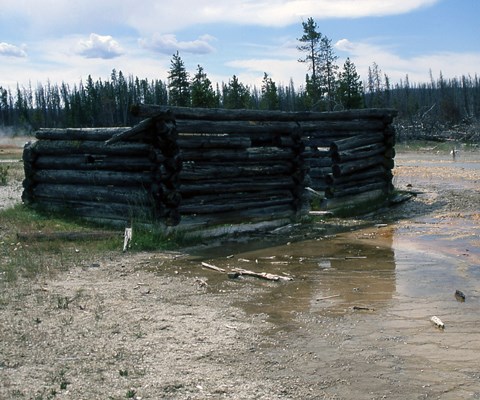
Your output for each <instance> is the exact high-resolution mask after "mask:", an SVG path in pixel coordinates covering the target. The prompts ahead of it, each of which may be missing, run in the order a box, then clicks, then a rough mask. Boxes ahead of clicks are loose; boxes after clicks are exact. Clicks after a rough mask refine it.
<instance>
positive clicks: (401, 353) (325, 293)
mask: <svg viewBox="0 0 480 400" xmlns="http://www.w3.org/2000/svg"><path fill="white" fill-rule="evenodd" d="M469 157H470V156H469ZM469 160H472V162H474V163H475V162H478V161H479V154H478V152H477V153H474V154H473V155H471V157H470V158H469ZM470 166H471V164H465V166H462V164H461V159H458V160H457V161H456V164H454V163H453V162H452V161H451V160H450V159H449V158H448V157H447V155H443V156H442V157H440V158H438V159H437V158H436V157H433V159H432V157H430V155H429V154H428V155H424V154H420V153H402V154H399V156H398V157H397V167H396V170H395V176H396V177H395V183H396V185H397V186H398V187H400V188H408V189H409V190H414V191H417V192H419V194H418V196H417V197H415V198H414V199H412V200H411V201H409V202H406V203H403V204H401V205H399V206H397V207H395V208H394V209H390V210H385V211H383V212H380V213H377V214H376V215H370V216H368V217H367V218H366V219H364V220H361V221H357V222H358V227H357V228H355V229H353V228H352V229H351V230H350V229H348V230H347V232H344V233H341V234H336V235H328V236H327V235H326V234H325V232H324V226H325V225H328V224H331V223H332V222H331V221H328V222H325V223H324V222H318V223H316V224H314V225H313V226H312V228H311V231H310V232H309V235H307V236H308V240H306V241H300V242H296V241H293V240H292V239H291V238H288V237H285V240H284V244H283V245H281V246H275V247H263V248H262V246H259V245H258V241H256V242H255V243H254V242H247V243H243V244H241V245H239V244H231V243H227V244H223V245H222V246H221V247H219V248H212V247H208V246H204V247H201V246H200V248H196V249H193V250H191V251H186V252H178V253H175V252H166V253H157V252H155V253H133V254H131V253H127V254H122V253H121V252H120V251H119V252H112V253H109V254H104V255H103V256H102V257H101V258H95V259H89V258H88V257H85V256H82V254H78V262H75V261H74V262H71V261H69V262H68V264H67V265H65V268H64V270H62V271H57V272H56V273H54V274H52V273H49V271H48V270H47V271H45V273H43V274H39V275H38V276H37V277H35V278H30V279H24V278H19V279H18V280H17V281H15V282H10V283H7V282H3V281H0V287H1V291H0V339H1V342H0V398H1V399H17V398H18V399H39V400H40V399H125V398H134V399H182V400H183V399H383V398H385V399H423V398H438V399H467V398H468V399H480V367H479V365H480V332H479V329H480V328H479V327H480V324H479V323H478V306H479V305H480V272H479V270H480V263H479V260H480V253H479V250H478V249H479V247H480V238H479V232H480V230H479V227H480V191H479V188H480V185H479V182H480V169H479V168H478V167H477V168H476V169H471V168H470ZM420 192H421V193H420ZM19 196H20V187H19V185H18V181H15V182H13V183H12V184H11V185H10V186H8V187H0V200H1V203H0V204H2V206H3V207H5V206H6V205H7V204H9V205H10V204H12V203H14V202H16V201H19V198H20V197H19ZM360 226H366V227H364V228H360ZM0 227H1V221H0ZM317 232H318V233H317ZM263 240H266V241H267V242H268V238H267V239H265V238H263ZM0 241H1V240H0ZM277 241H278V239H277ZM290 241H291V243H290ZM4 245H14V244H10V243H7V244H5V243H4ZM75 251H76V249H75V246H74V244H72V248H71V252H72V254H75ZM202 260H206V261H208V262H209V263H212V264H215V265H218V266H221V267H225V268H232V267H234V266H239V267H245V268H249V269H256V270H262V271H265V270H268V272H273V273H289V274H290V275H291V276H292V277H293V278H294V280H293V281H292V282H281V283H280V282H267V281H262V280H258V279H256V278H245V279H228V277H227V276H226V275H225V274H220V273H218V272H215V271H210V270H206V269H202V268H201V265H200V262H201V261H202ZM47 264H48V263H47ZM419 265H423V267H424V268H423V269H419V268H418V266H419ZM47 269H48V268H47ZM452 271H455V272H452ZM458 285H461V289H463V290H464V291H465V293H466V294H467V301H466V302H465V303H459V302H457V301H455V299H454V298H453V292H454V291H455V289H457V288H458V287H457V286H458ZM434 314H435V315H438V316H440V317H441V318H442V320H443V321H444V322H445V323H446V328H445V330H443V331H441V330H439V329H436V328H435V327H434V326H432V324H431V323H430V321H429V318H430V316H431V315H434Z"/></svg>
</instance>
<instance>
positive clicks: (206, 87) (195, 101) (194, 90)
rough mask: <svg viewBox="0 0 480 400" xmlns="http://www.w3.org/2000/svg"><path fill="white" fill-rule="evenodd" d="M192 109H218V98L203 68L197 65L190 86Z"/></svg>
mask: <svg viewBox="0 0 480 400" xmlns="http://www.w3.org/2000/svg"><path fill="white" fill-rule="evenodd" d="M191 97H192V107H205V108H213V107H218V97H217V95H216V94H215V92H214V90H213V88H212V82H211V81H210V79H208V77H207V74H206V73H205V72H204V70H203V68H202V67H201V66H200V65H198V66H197V73H196V74H195V76H194V77H193V81H192V84H191Z"/></svg>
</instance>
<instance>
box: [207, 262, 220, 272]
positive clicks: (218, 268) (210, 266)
mask: <svg viewBox="0 0 480 400" xmlns="http://www.w3.org/2000/svg"><path fill="white" fill-rule="evenodd" d="M202 267H204V268H208V269H213V270H214V271H217V272H225V270H224V269H223V268H220V267H217V266H215V265H212V264H208V263H206V262H202Z"/></svg>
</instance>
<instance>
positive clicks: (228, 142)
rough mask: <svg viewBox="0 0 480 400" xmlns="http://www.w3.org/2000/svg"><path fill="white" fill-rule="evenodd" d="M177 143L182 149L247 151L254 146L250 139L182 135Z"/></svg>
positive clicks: (226, 136)
mask: <svg viewBox="0 0 480 400" xmlns="http://www.w3.org/2000/svg"><path fill="white" fill-rule="evenodd" d="M177 143H178V145H179V146H180V148H182V149H203V148H222V149H246V148H248V147H251V145H252V141H251V140H250V138H248V137H238V136H237V137H230V136H228V135H222V136H211V135H208V136H206V135H181V136H179V138H178V140H177Z"/></svg>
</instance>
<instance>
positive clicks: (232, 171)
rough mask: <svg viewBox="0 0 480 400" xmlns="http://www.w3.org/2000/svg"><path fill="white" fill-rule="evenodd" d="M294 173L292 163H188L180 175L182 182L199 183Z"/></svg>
mask: <svg viewBox="0 0 480 400" xmlns="http://www.w3.org/2000/svg"><path fill="white" fill-rule="evenodd" d="M292 171H293V166H292V164H291V163H288V162H285V163H282V164H276V165H258V164H252V165H248V164H243V165H239V164H233V163H219V164H205V163H195V162H194V163H186V164H185V165H184V167H183V169H182V172H181V173H180V177H181V180H182V181H199V180H205V179H206V180H212V179H225V178H241V177H243V178H245V177H249V176H272V175H288V174H290V173H291V172H292Z"/></svg>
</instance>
